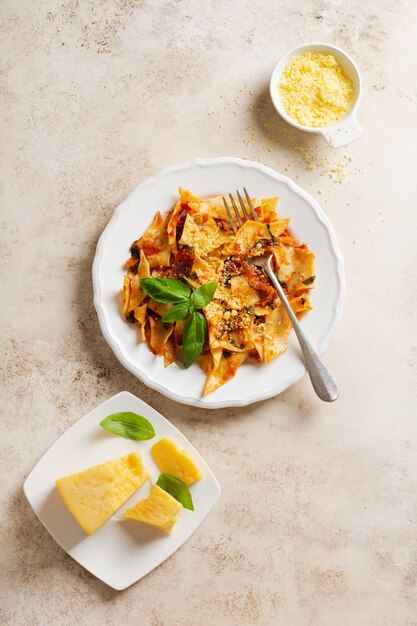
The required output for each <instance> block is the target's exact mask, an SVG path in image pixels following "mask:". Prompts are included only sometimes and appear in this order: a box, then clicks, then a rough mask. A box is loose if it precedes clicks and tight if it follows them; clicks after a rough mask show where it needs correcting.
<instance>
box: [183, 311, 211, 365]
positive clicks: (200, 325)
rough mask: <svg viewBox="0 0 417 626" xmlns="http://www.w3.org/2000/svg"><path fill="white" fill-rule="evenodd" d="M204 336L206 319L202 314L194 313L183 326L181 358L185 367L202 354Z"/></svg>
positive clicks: (205, 334)
mask: <svg viewBox="0 0 417 626" xmlns="http://www.w3.org/2000/svg"><path fill="white" fill-rule="evenodd" d="M206 336H207V322H206V318H205V317H204V315H203V314H202V313H199V312H198V311H194V313H192V314H191V315H190V317H189V318H188V319H187V320H186V322H185V324H184V336H183V344H182V358H183V361H184V365H185V367H190V365H192V364H193V363H194V361H195V360H196V358H197V357H198V356H199V355H200V354H201V353H202V351H203V347H204V342H205V340H206Z"/></svg>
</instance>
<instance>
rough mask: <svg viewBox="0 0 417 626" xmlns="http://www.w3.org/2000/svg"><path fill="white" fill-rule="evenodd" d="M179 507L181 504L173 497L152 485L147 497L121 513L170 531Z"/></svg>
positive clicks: (177, 515)
mask: <svg viewBox="0 0 417 626" xmlns="http://www.w3.org/2000/svg"><path fill="white" fill-rule="evenodd" d="M181 509H182V505H181V504H180V503H179V502H178V501H177V500H176V499H175V498H173V497H172V496H171V495H170V494H169V493H167V492H166V491H164V490H163V489H161V487H159V486H158V485H154V486H153V487H152V489H151V493H150V495H149V496H148V497H147V498H145V499H144V500H139V502H138V503H137V505H136V506H134V507H132V508H131V509H127V510H126V511H125V512H124V513H123V515H124V516H125V517H126V518H127V519H132V520H135V521H136V522H142V524H148V526H153V527H154V528H158V529H159V530H163V531H164V532H166V533H170V532H171V530H172V529H173V527H174V525H175V522H176V521H177V519H178V517H179V514H180V511H181Z"/></svg>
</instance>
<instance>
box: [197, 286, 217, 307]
mask: <svg viewBox="0 0 417 626" xmlns="http://www.w3.org/2000/svg"><path fill="white" fill-rule="evenodd" d="M216 289H217V283H208V284H207V285H201V287H197V289H196V290H195V291H193V293H192V294H191V302H192V303H193V304H194V306H195V308H196V309H202V308H203V307H205V306H207V305H208V303H209V302H211V301H212V300H213V296H214V294H215V292H216Z"/></svg>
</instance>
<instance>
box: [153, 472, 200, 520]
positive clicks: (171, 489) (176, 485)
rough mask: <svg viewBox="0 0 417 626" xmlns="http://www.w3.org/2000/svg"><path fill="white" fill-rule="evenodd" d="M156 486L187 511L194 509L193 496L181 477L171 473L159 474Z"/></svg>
mask: <svg viewBox="0 0 417 626" xmlns="http://www.w3.org/2000/svg"><path fill="white" fill-rule="evenodd" d="M156 484H157V485H158V487H161V489H163V490H164V491H166V492H167V493H169V494H170V495H171V496H172V497H173V498H175V499H176V500H178V502H180V503H181V504H182V506H183V507H184V509H188V510H189V511H194V504H193V498H192V496H191V492H190V490H189V489H188V487H187V485H186V484H185V482H184V481H182V480H181V478H178V476H174V475H173V474H160V475H159V478H158V480H157V481H156Z"/></svg>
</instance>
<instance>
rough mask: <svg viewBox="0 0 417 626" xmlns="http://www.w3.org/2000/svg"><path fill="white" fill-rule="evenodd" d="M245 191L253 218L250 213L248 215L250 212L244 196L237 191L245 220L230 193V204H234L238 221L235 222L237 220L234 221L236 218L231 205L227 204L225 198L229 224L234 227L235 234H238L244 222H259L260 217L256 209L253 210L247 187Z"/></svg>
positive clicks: (224, 202)
mask: <svg viewBox="0 0 417 626" xmlns="http://www.w3.org/2000/svg"><path fill="white" fill-rule="evenodd" d="M243 191H244V193H245V196H246V202H247V203H248V207H249V209H250V212H251V214H252V217H250V216H249V213H248V210H247V208H246V206H245V203H244V201H243V199H242V196H241V195H240V193H239V191H238V190H237V189H236V195H237V197H238V200H239V204H240V207H241V209H242V213H243V216H244V220H242V216H241V215H240V212H239V209H238V208H237V206H236V202H235V200H234V198H233V196H232V194H231V193H229V198H230V202H231V204H232V207H233V210H234V212H235V216H236V221H235V219H234V217H233V213H232V211H231V210H230V207H229V205H228V204H227V200H226V198H225V197H224V196H223V204H224V208H225V209H226V212H227V217H228V218H229V222H230V224H231V226H232V228H233V232H234V233H236V232H237V229H238V228H239V227H240V226H242V224H243V221H245V220H250V219H254V220H255V221H256V222H258V221H259V219H258V216H257V214H256V211H255V209H254V208H253V204H252V200H251V199H250V197H249V194H248V192H247V191H246V187H243ZM236 222H237V225H236Z"/></svg>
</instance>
